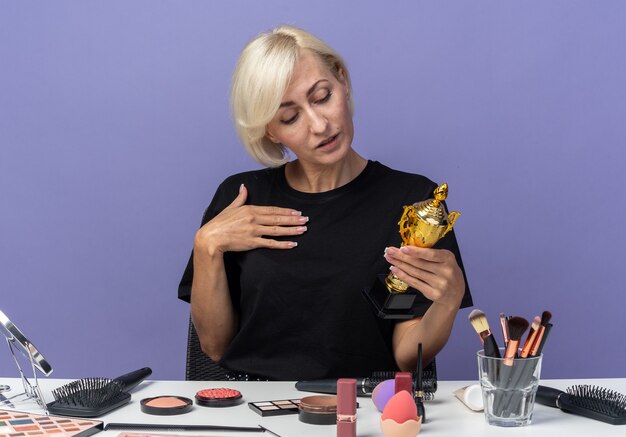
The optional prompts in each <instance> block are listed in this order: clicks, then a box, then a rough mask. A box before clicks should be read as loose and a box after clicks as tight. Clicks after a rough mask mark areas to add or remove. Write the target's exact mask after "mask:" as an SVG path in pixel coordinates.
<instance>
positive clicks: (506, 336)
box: [500, 313, 509, 349]
mask: <svg viewBox="0 0 626 437" xmlns="http://www.w3.org/2000/svg"><path fill="white" fill-rule="evenodd" d="M500 326H501V328H502V338H503V339H504V349H506V347H507V346H508V344H509V325H508V323H507V319H506V316H505V315H504V313H500Z"/></svg>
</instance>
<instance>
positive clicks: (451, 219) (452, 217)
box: [441, 211, 461, 238]
mask: <svg viewBox="0 0 626 437" xmlns="http://www.w3.org/2000/svg"><path fill="white" fill-rule="evenodd" d="M460 215H461V213H460V212H457V211H452V212H451V213H450V214H448V227H447V228H446V230H445V231H444V233H443V235H442V236H441V238H443V237H444V235H446V234H447V233H448V232H450V231H451V230H452V226H454V222H456V219H457V218H458V217H459V216H460Z"/></svg>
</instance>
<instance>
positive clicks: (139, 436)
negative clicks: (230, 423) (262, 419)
mask: <svg viewBox="0 0 626 437" xmlns="http://www.w3.org/2000/svg"><path fill="white" fill-rule="evenodd" d="M259 428H260V429H259V430H257V428H253V429H251V430H250V431H252V432H267V433H269V434H272V435H273V436H276V437H280V436H279V435H278V434H276V433H275V432H272V431H270V430H269V429H267V428H265V427H263V426H261V425H259ZM201 431H204V430H201ZM223 431H231V430H228V429H227V430H223ZM244 431H248V430H244ZM117 437H218V436H217V435H206V434H202V435H192V434H191V435H190V434H170V433H168V434H155V433H152V432H148V431H146V432H121V433H119V434H118V435H117Z"/></svg>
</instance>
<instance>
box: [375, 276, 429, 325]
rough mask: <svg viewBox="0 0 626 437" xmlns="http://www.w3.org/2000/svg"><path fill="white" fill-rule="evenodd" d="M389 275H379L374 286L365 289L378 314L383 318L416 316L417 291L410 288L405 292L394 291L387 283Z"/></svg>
mask: <svg viewBox="0 0 626 437" xmlns="http://www.w3.org/2000/svg"><path fill="white" fill-rule="evenodd" d="M386 278H387V275H385V274H381V275H377V278H376V281H375V282H374V285H373V286H372V288H369V289H366V290H363V294H364V295H365V297H367V300H368V301H369V302H370V304H371V305H372V307H374V310H375V311H376V315H377V316H378V317H380V318H381V319H399V320H408V319H412V318H413V317H415V314H414V313H413V309H412V308H413V304H414V303H415V299H416V298H417V293H418V292H417V291H416V290H414V289H413V288H409V289H408V290H407V291H406V292H405V293H392V292H390V291H389V288H388V287H387V285H386V284H385V279H386Z"/></svg>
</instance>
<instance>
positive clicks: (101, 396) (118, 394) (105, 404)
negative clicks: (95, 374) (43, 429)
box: [48, 367, 152, 417]
mask: <svg viewBox="0 0 626 437" xmlns="http://www.w3.org/2000/svg"><path fill="white" fill-rule="evenodd" d="M151 374H152V370H151V369H150V368H149V367H144V368H142V369H139V370H135V371H134V372H130V373H126V374H125V375H122V376H120V377H118V378H115V379H109V378H83V379H79V380H77V381H73V382H70V383H69V384H65V385H64V386H61V387H59V388H57V389H54V390H52V396H53V397H54V399H55V400H54V401H53V402H50V403H49V404H48V412H50V413H52V414H58V415H60V416H74V417H98V416H102V415H103V414H106V413H108V412H109V411H111V410H114V409H115V408H118V407H121V406H122V405H124V404H126V403H128V402H129V401H130V393H128V392H129V391H130V390H132V389H133V388H134V387H135V386H137V384H139V383H140V382H141V381H143V380H144V379H146V378H147V377H148V376H150V375H151Z"/></svg>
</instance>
